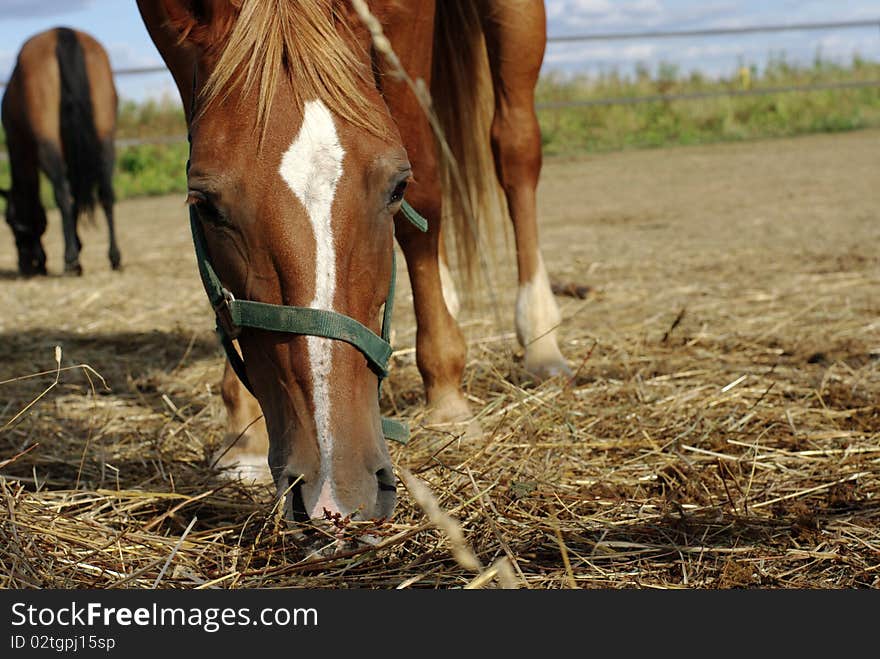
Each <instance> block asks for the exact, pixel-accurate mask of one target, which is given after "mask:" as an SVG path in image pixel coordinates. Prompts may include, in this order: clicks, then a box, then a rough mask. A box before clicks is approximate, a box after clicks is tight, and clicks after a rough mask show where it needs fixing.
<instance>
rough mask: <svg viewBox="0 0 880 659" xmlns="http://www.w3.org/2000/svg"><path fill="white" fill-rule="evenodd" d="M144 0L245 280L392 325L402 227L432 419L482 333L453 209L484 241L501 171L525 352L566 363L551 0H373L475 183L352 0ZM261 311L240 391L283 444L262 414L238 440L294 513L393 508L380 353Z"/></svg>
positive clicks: (234, 292) (195, 155) (528, 359)
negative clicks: (548, 101) (548, 131)
mask: <svg viewBox="0 0 880 659" xmlns="http://www.w3.org/2000/svg"><path fill="white" fill-rule="evenodd" d="M138 6H139V8H140V10H141V15H142V17H143V19H144V22H145V25H146V27H147V29H148V31H149V33H150V35H151V37H152V38H153V41H154V43H155V44H156V46H157V47H158V49H159V51H160V53H161V54H162V56H163V58H164V60H165V62H166V64H167V65H168V67H169V69H170V70H171V73H172V74H173V76H174V78H175V81H176V83H177V85H178V89H179V91H180V94H181V97H182V99H183V102H184V105H185V107H187V108H191V109H192V112H191V113H190V134H191V159H190V169H189V177H188V181H189V197H188V203H189V204H190V206H191V208H193V209H194V218H195V219H193V222H194V223H195V224H198V225H199V227H200V228H198V229H194V234H195V233H201V234H203V239H204V247H203V248H202V249H203V250H204V251H205V252H207V253H209V254H210V262H211V264H212V266H213V270H212V272H213V271H216V272H215V275H214V276H215V277H216V278H217V279H218V280H219V281H222V285H223V286H224V287H225V288H226V289H228V299H229V300H232V299H233V298H236V299H238V300H248V301H257V302H263V303H268V304H269V305H276V306H275V307H273V308H275V309H283V308H289V307H291V306H297V307H299V308H302V307H307V308H310V309H311V310H316V309H317V310H320V311H319V313H324V311H325V310H329V311H332V312H334V313H336V314H343V315H345V316H347V317H349V318H350V319H354V320H356V321H358V322H359V323H361V324H362V325H365V326H366V327H367V328H369V331H371V332H372V333H374V334H378V332H379V331H380V329H381V327H382V324H381V320H382V315H383V314H382V313H381V307H382V305H383V304H385V303H386V300H388V299H389V292H390V290H389V289H390V288H392V286H391V284H390V281H391V280H390V278H391V273H392V268H393V241H394V239H395V236H396V239H397V241H398V243H399V244H400V246H401V248H402V250H403V253H404V256H405V258H406V262H407V267H408V273H409V277H410V282H411V284H412V290H413V298H414V304H415V313H416V318H417V323H418V332H417V339H416V350H417V352H416V354H417V364H418V368H419V371H420V373H421V375H422V378H423V381H424V385H425V390H426V397H427V405H428V412H429V414H428V416H429V419H430V421H431V422H436V423H441V422H449V421H459V420H463V419H467V418H470V417H471V412H470V410H469V406H468V403H467V402H466V399H465V397H464V395H463V392H462V389H461V380H462V373H463V369H464V365H465V342H464V339H463V336H462V333H461V331H460V329H459V327H458V325H457V323H456V321H455V319H454V318H453V315H452V314H451V313H450V309H449V306H450V305H449V304H447V299H449V301H450V302H451V299H450V298H451V297H452V294H451V292H449V290H448V289H447V293H446V296H444V291H443V281H442V280H443V279H444V278H445V279H447V281H448V277H444V276H443V275H441V269H442V266H441V263H442V259H441V257H440V254H441V251H442V248H441V239H440V226H441V220H442V218H443V217H448V218H451V219H452V221H453V224H454V226H455V227H456V229H457V230H456V231H455V234H454V235H455V240H456V245H457V246H458V247H459V252H460V253H461V254H462V255H463V256H464V258H465V259H466V258H467V257H468V256H473V255H474V254H475V253H476V251H477V245H476V244H475V243H474V240H475V237H474V231H473V230H472V227H470V226H468V225H467V223H466V222H464V217H465V212H466V211H465V209H466V208H468V207H470V208H473V209H475V210H476V215H477V216H478V217H481V218H482V219H484V220H486V221H488V220H492V219H497V218H495V217H489V216H486V215H487V209H493V208H494V209H497V208H503V203H502V204H498V203H496V201H495V200H493V199H492V197H493V195H494V196H495V197H496V198H498V197H499V193H498V191H499V183H500V190H502V191H503V195H504V197H506V206H507V209H508V210H509V215H510V219H511V220H512V221H513V227H514V233H515V237H516V247H517V263H518V267H519V295H518V299H517V303H516V312H515V319H516V329H517V336H518V337H519V340H520V342H521V343H522V344H523V346H524V348H525V365H526V367H527V368H528V369H529V370H530V371H532V372H533V373H534V374H536V375H537V376H539V377H548V376H553V375H557V374H562V373H566V372H568V366H567V364H566V362H565V360H564V358H563V357H562V355H561V354H560V351H559V348H558V346H557V341H556V327H557V325H558V324H559V321H560V316H559V311H558V309H557V307H556V303H555V300H554V298H553V295H552V292H551V289H550V284H549V281H548V277H547V273H546V271H545V269H544V265H543V262H542V259H541V255H540V252H539V246H538V231H537V212H536V199H535V188H536V185H537V182H538V176H539V173H540V167H541V140H540V133H539V127H538V122H537V119H536V116H535V110H534V88H535V84H536V81H537V78H538V74H539V70H540V68H541V64H542V60H543V54H544V46H545V40H546V17H545V10H544V7H543V3H541V2H537V1H535V0H474V1H473V2H446V1H443V2H440V1H435V0H413V1H411V2H399V1H398V0H372V1H371V2H370V3H369V6H370V9H371V11H372V12H373V13H374V14H375V15H376V16H377V17H378V19H379V20H380V22H381V24H382V27H383V29H384V32H385V34H386V35H387V37H388V39H389V40H390V43H391V45H392V47H393V49H394V50H395V51H396V53H397V54H398V56H399V58H400V61H401V63H402V65H403V66H404V68H405V69H406V70H407V72H408V73H409V75H410V76H412V77H413V78H421V79H423V80H424V81H426V83H429V84H430V87H431V91H432V93H433V97H434V99H435V104H436V106H437V109H438V114H439V115H440V116H441V119H442V121H443V123H444V129H445V131H446V134H447V137H448V139H449V142H450V145H451V146H452V149H453V151H454V152H455V154H456V156H457V160H458V164H459V166H460V167H461V171H462V172H463V174H464V177H465V179H466V181H467V184H468V185H467V188H468V189H469V190H470V191H471V198H470V199H467V198H465V197H466V196H468V195H466V194H465V193H462V192H460V191H459V189H457V188H456V186H453V185H449V184H448V181H447V180H446V178H447V174H445V173H444V172H446V171H447V169H448V168H447V166H446V163H445V162H444V160H443V158H441V157H440V155H438V149H437V142H436V140H435V136H434V134H433V133H432V129H431V126H430V124H429V122H428V120H427V118H426V116H425V114H424V113H423V110H422V108H421V107H420V105H419V103H418V101H417V98H416V97H415V95H414V94H413V93H412V92H411V90H410V89H409V88H408V86H407V85H406V84H405V83H404V82H403V81H402V80H401V79H400V77H399V76H396V75H395V71H394V70H391V69H390V68H389V66H390V65H389V64H388V63H387V60H386V59H385V58H383V57H382V56H381V55H380V54H378V53H377V52H376V51H375V49H374V48H373V45H372V40H371V36H370V34H369V33H368V32H367V30H366V29H365V28H364V27H363V25H362V23H361V21H360V20H359V18H358V16H357V15H356V13H355V12H354V10H353V7H352V5H351V3H350V1H349V0H301V1H294V0H271V1H267V0H215V1H208V0H138ZM431 44H433V47H432V46H431ZM426 45H427V47H426ZM404 192H405V193H406V200H407V202H408V203H409V204H410V207H411V208H414V209H415V210H416V211H418V213H420V214H421V215H422V216H424V217H425V218H427V220H428V225H429V229H428V231H427V233H422V232H420V231H419V229H418V228H417V227H415V226H413V224H412V223H411V222H410V221H409V220H408V219H407V218H408V217H409V216H410V215H409V213H407V212H404V211H406V210H407V207H406V206H405V205H404V201H403V195H404ZM489 212H492V211H491V210H490V211H489ZM494 212H495V215H497V214H498V213H499V211H497V210H496V211H494ZM505 212H506V211H505ZM199 240H201V239H197V243H198V242H199ZM197 251H198V248H197ZM200 263H201V261H200ZM200 267H201V265H200ZM222 302H223V301H222V300H221V306H222ZM233 303H235V302H233ZM248 304H249V303H248ZM277 305H285V306H277ZM264 306H265V305H264ZM219 313H221V311H218V314H219ZM252 327H253V326H251V328H248V327H245V328H244V329H243V330H242V331H241V333H240V335H239V336H238V345H239V347H240V350H241V356H242V358H243V364H241V365H240V366H241V368H243V369H244V370H245V371H246V373H245V377H246V379H248V380H249V381H250V383H251V385H252V390H253V393H254V394H255V396H256V399H253V398H251V397H250V395H249V394H248V393H247V392H246V391H244V389H243V388H242V387H241V384H240V383H239V382H238V381H237V380H236V379H235V376H234V374H233V373H232V371H231V369H230V367H229V365H228V364H227V372H226V375H225V377H224V384H223V394H224V401H225V402H226V404H227V408H228V411H229V412H230V422H231V423H232V424H233V428H234V429H243V428H245V427H247V426H249V425H250V424H252V423H253V422H254V421H255V420H258V419H259V417H260V415H261V414H263V415H264V423H265V430H266V433H267V435H268V446H265V444H263V445H262V446H261V441H262V442H265V441H266V440H265V439H261V436H262V433H261V432H259V431H258V432H251V433H248V434H249V435H250V436H249V437H247V438H246V439H247V441H248V442H249V444H248V445H247V446H246V447H245V448H244V449H243V450H238V452H237V453H236V454H234V459H235V460H238V461H239V462H241V463H244V464H258V463H260V462H261V463H262V464H263V465H265V464H266V462H265V460H266V458H265V456H266V454H267V452H268V464H269V467H270V469H271V474H272V477H273V478H274V481H275V484H276V487H277V490H278V492H279V495H280V494H282V493H285V492H289V493H290V494H289V496H288V497H287V502H286V503H287V514H288V515H293V516H296V514H297V513H299V516H300V517H305V516H308V517H311V518H321V517H323V516H324V515H325V514H326V513H334V514H335V513H339V514H342V515H352V516H353V518H360V519H370V518H382V517H387V516H389V515H390V513H391V512H392V509H393V507H394V504H395V501H396V494H395V478H394V474H393V471H392V465H391V461H390V459H389V454H388V450H387V447H386V445H385V439H384V438H383V434H382V425H381V423H380V415H379V398H378V394H377V381H378V380H379V378H380V376H381V374H378V375H377V372H376V369H375V368H370V365H371V363H372V364H375V361H376V360H372V361H371V360H370V359H368V360H367V361H365V359H364V356H363V354H362V353H363V352H364V351H363V350H360V351H359V350H358V348H357V347H355V346H352V345H350V344H349V343H346V342H345V341H344V340H334V339H335V338H338V337H333V338H321V337H318V336H314V335H313V336H302V335H298V334H282V333H279V332H275V331H266V330H265V329H253V328H252ZM286 331H289V330H286ZM227 353H228V354H230V355H231V356H232V357H234V358H235V359H237V358H238V353H234V354H233V353H232V352H231V351H230V349H227ZM234 361H235V360H234ZM228 455H230V454H227V456H228Z"/></svg>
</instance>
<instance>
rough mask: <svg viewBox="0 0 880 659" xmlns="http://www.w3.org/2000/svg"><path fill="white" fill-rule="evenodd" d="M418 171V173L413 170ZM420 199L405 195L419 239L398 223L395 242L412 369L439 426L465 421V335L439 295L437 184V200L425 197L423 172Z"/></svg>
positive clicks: (468, 412) (430, 419)
mask: <svg viewBox="0 0 880 659" xmlns="http://www.w3.org/2000/svg"><path fill="white" fill-rule="evenodd" d="M416 171H418V170H416ZM419 181H420V184H419V185H418V186H415V187H418V188H421V190H419V192H421V193H422V194H418V193H416V194H412V195H409V197H410V199H411V203H412V205H413V207H414V208H416V209H417V210H418V211H419V212H420V213H421V214H422V215H424V216H425V217H426V218H427V220H428V223H429V229H428V232H427V233H421V232H419V231H418V230H417V229H415V228H414V227H412V226H411V225H410V224H409V222H408V221H407V220H405V219H400V220H398V221H397V239H398V242H399V243H400V246H401V248H402V249H403V254H404V257H405V258H406V264H407V269H408V271H409V279H410V284H411V285H412V293H413V303H414V307H415V315H416V323H417V332H416V364H417V366H418V369H419V373H420V374H421V376H422V381H423V382H424V385H425V396H426V401H427V422H428V423H429V424H443V423H451V422H461V421H467V420H469V419H470V418H471V417H472V414H471V410H470V406H469V405H468V403H467V401H466V400H465V397H464V394H463V393H462V389H461V381H462V374H463V373H464V365H465V357H466V351H467V349H466V346H465V342H464V335H463V334H462V332H461V329H460V328H459V327H458V323H457V322H456V321H455V318H453V316H452V314H451V313H450V309H449V307H448V306H447V301H446V298H445V297H444V294H443V283H442V278H441V267H440V252H439V247H440V221H439V219H440V205H439V201H438V200H439V198H440V197H439V184H438V186H437V187H436V194H431V193H428V194H424V193H425V192H426V191H427V190H426V188H434V186H431V185H430V184H429V185H427V186H426V185H425V176H424V170H423V174H422V175H421V176H420V177H419Z"/></svg>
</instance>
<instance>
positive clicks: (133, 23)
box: [0, 0, 880, 99]
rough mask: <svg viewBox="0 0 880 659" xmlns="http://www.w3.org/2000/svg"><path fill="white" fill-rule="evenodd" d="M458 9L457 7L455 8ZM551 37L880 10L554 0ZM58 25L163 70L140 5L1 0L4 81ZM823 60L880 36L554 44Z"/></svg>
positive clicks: (661, 54) (128, 61)
mask: <svg viewBox="0 0 880 659" xmlns="http://www.w3.org/2000/svg"><path fill="white" fill-rule="evenodd" d="M446 1H448V0H446ZM546 4H547V11H548V15H549V19H550V27H549V32H550V34H551V35H565V34H590V33H593V34H596V33H603V32H625V31H633V32H636V31H645V30H655V29H694V28H708V27H730V26H742V25H753V24H757V25H761V24H771V23H772V24H778V23H783V24H785V23H803V22H824V21H843V20H855V19H865V18H878V19H880V2H878V1H877V0H738V1H734V0H702V1H700V0H547V2H546ZM57 25H68V26H71V27H76V28H79V29H83V30H85V31H87V32H89V33H91V34H92V35H93V36H95V37H96V38H97V39H98V40H99V41H100V42H101V43H103V44H104V46H105V47H106V48H107V50H108V52H109V53H110V58H111V60H112V62H113V65H114V67H116V68H123V67H133V66H148V65H153V64H161V59H160V58H159V55H158V53H157V52H156V51H155V49H154V48H153V45H152V42H151V41H150V39H149V36H148V35H147V33H146V30H145V29H144V27H143V25H142V23H141V19H140V15H139V14H138V11H137V6H136V4H135V2H134V0H0V80H5V79H6V78H8V76H9V74H10V73H11V71H12V67H13V64H14V62H15V57H16V54H17V52H18V49H19V48H20V47H21V44H22V43H24V41H25V40H26V39H27V38H28V37H29V36H31V35H33V34H35V33H37V32H39V31H41V30H44V29H47V28H50V27H54V26H57ZM817 50H821V52H822V53H823V55H824V56H826V57H829V58H833V59H839V60H844V61H847V60H849V59H850V58H851V57H852V55H853V54H854V53H855V52H859V53H860V54H861V55H862V56H863V57H866V58H868V59H872V60H875V61H880V30H878V28H877V27H873V28H866V29H860V30H838V31H834V30H830V31H823V32H807V33H803V32H792V33H776V34H758V35H749V36H742V35H740V36H731V37H722V38H718V37H715V38H711V39H688V40H677V39H676V40H657V41H653V42H652V41H622V42H599V43H594V42H590V43H575V44H565V45H562V44H551V46H550V47H549V49H548V52H547V58H546V60H545V69H546V70H562V71H566V72H579V73H596V72H599V71H603V70H606V71H607V70H611V69H619V70H621V71H624V72H626V71H630V70H632V68H633V67H634V66H635V65H636V64H638V63H644V64H647V65H648V66H649V67H656V65H657V64H658V63H659V62H661V61H664V62H670V63H674V64H677V65H678V66H679V67H680V68H681V69H682V70H684V71H691V70H702V71H704V72H706V73H708V74H710V75H711V74H717V73H727V72H730V71H732V70H733V69H734V68H735V67H736V66H737V65H738V63H739V62H741V61H742V62H745V63H748V64H757V65H759V66H760V65H761V63H763V62H764V61H765V60H766V58H767V55H768V54H769V53H771V52H775V53H779V52H784V53H785V54H786V56H787V57H788V58H789V59H791V60H795V61H809V60H811V59H812V58H813V56H814V55H815V53H816V52H817ZM117 82H118V86H119V91H120V94H121V95H122V96H123V97H126V98H137V99H142V98H145V97H158V96H161V95H163V94H173V89H174V88H173V85H172V83H171V80H170V77H169V76H167V75H166V74H160V75H148V76H127V77H124V78H119V79H118V81H117Z"/></svg>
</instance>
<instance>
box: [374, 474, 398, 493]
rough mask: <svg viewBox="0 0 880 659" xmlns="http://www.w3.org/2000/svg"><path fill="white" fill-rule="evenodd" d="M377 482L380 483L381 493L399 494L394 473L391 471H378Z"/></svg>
mask: <svg viewBox="0 0 880 659" xmlns="http://www.w3.org/2000/svg"><path fill="white" fill-rule="evenodd" d="M376 480H377V481H379V491H380V492H397V485H396V483H395V478H394V473H393V472H392V471H391V470H390V469H380V470H379V471H377V472H376Z"/></svg>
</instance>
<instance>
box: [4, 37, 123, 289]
mask: <svg viewBox="0 0 880 659" xmlns="http://www.w3.org/2000/svg"><path fill="white" fill-rule="evenodd" d="M117 103H118V101H117V95H116V88H115V86H114V84H113V73H112V71H111V69H110V60H109V58H108V57H107V53H106V51H105V50H104V48H103V47H102V46H101V44H99V43H98V42H97V41H95V39H94V38H92V37H91V36H89V35H88V34H85V33H83V32H78V31H75V30H71V29H69V28H64V27H59V28H55V29H52V30H47V31H46V32H41V33H40V34H37V35H35V36H33V37H31V38H30V39H29V40H28V41H27V42H26V43H25V44H24V46H22V48H21V52H20V53H19V55H18V61H17V62H16V65H15V69H14V70H13V72H12V78H11V79H10V81H9V85H8V86H7V88H6V93H5V94H4V95H3V106H2V118H3V130H4V131H5V133H6V143H7V146H8V148H9V162H10V166H11V171H12V188H11V189H10V190H9V191H0V193H2V195H3V196H4V197H6V199H7V206H6V221H7V222H8V224H9V226H10V227H11V228H12V233H13V235H14V236H15V245H16V247H17V248H18V269H19V272H20V273H21V274H23V275H26V276H30V275H37V274H42V275H45V274H46V253H45V251H44V250H43V245H42V240H41V238H42V235H43V233H44V232H45V231H46V211H45V209H44V208H43V204H42V202H41V201H40V175H39V172H40V170H42V171H43V172H45V174H46V176H48V178H49V181H50V182H51V183H52V189H53V191H54V194H55V202H56V203H57V205H58V209H59V210H60V212H61V222H62V230H63V232H64V271H65V273H68V274H75V275H81V274H82V267H81V266H80V263H79V253H80V249H81V247H82V244H81V242H80V239H79V234H78V231H77V222H78V219H79V217H80V215H81V214H83V213H86V214H91V213H92V212H93V210H94V206H95V192H96V191H97V196H98V199H99V200H100V203H101V206H102V207H103V209H104V213H105V215H106V217H107V227H108V229H109V234H110V236H109V239H110V250H109V256H110V264H111V265H112V267H113V269H114V270H117V269H119V267H120V262H121V261H120V255H119V247H118V246H117V244H116V233H115V229H114V222H113V203H114V195H113V181H112V178H113V165H114V161H115V146H114V137H115V132H116V112H117Z"/></svg>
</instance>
